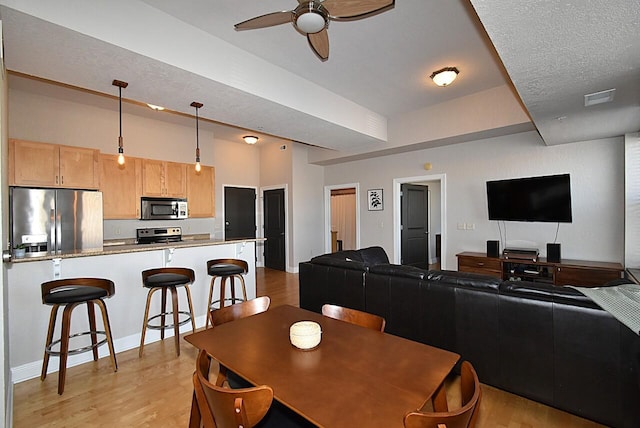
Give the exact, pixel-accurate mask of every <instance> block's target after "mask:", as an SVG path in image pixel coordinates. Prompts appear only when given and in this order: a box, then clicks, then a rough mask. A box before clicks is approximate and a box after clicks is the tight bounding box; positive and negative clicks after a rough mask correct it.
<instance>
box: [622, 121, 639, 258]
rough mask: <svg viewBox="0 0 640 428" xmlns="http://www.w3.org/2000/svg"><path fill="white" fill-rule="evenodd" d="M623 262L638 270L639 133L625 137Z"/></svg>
mask: <svg viewBox="0 0 640 428" xmlns="http://www.w3.org/2000/svg"><path fill="white" fill-rule="evenodd" d="M624 140H625V143H624V147H625V149H624V151H625V168H624V170H625V237H624V238H625V239H624V243H625V252H624V254H625V260H624V265H625V266H626V267H627V268H636V269H637V268H640V133H638V132H636V133H633V134H627V135H625V138H624Z"/></svg>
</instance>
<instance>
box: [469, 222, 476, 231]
mask: <svg viewBox="0 0 640 428" xmlns="http://www.w3.org/2000/svg"><path fill="white" fill-rule="evenodd" d="M475 229H476V224H475V223H467V230H475Z"/></svg>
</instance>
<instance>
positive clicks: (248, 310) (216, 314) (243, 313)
mask: <svg viewBox="0 0 640 428" xmlns="http://www.w3.org/2000/svg"><path fill="white" fill-rule="evenodd" d="M270 304H271V299H270V298H269V296H262V297H256V298H255V299H251V300H247V301H246V302H241V303H236V304H235V305H229V306H225V307H222V308H220V309H212V310H211V311H209V321H210V323H211V325H212V326H213V327H215V326H217V325H220V324H224V323H227V322H230V321H235V320H238V319H240V318H245V317H248V316H251V315H256V314H259V313H261V312H264V311H266V310H268V309H269V305H270Z"/></svg>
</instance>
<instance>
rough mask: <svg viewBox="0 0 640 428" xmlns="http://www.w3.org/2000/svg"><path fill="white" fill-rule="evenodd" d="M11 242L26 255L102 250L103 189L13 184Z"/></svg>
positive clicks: (36, 255)
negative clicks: (37, 186)
mask: <svg viewBox="0 0 640 428" xmlns="http://www.w3.org/2000/svg"><path fill="white" fill-rule="evenodd" d="M10 204H11V207H10V210H11V219H10V221H11V245H12V246H13V248H16V247H17V246H18V245H20V244H23V246H25V247H26V255H25V256H26V257H38V256H43V255H47V254H68V253H73V252H83V251H93V250H101V249H102V244H103V225H102V192H98V191H90V190H73V189H31V188H25V187H12V188H11V198H10Z"/></svg>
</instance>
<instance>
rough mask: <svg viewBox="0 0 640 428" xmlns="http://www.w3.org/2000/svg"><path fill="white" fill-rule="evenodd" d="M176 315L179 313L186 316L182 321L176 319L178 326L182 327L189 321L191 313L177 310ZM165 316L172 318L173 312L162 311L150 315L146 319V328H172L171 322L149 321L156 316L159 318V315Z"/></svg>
mask: <svg viewBox="0 0 640 428" xmlns="http://www.w3.org/2000/svg"><path fill="white" fill-rule="evenodd" d="M178 314H179V315H178V316H180V315H185V316H186V318H185V319H184V320H182V321H178V327H182V326H183V325H185V324H187V323H189V322H190V321H191V314H190V313H189V312H187V311H178ZM163 315H164V316H165V317H169V319H170V320H172V319H173V312H162V313H160V314H158V315H154V316H152V317H150V318H149V319H148V320H147V328H150V329H151V330H165V329H168V328H174V327H175V326H174V325H173V324H165V325H152V324H151V321H153V320H154V319H156V318H160V317H161V316H163Z"/></svg>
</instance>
